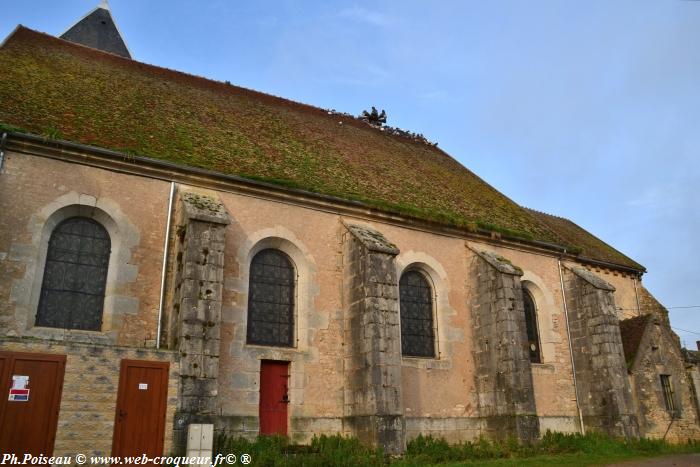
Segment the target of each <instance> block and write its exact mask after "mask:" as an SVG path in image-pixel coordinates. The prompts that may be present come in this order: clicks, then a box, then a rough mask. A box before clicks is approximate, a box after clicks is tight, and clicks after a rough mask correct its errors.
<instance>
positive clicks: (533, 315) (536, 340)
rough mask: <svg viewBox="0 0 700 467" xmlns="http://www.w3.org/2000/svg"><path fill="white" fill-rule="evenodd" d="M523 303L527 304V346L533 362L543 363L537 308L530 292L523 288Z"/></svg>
mask: <svg viewBox="0 0 700 467" xmlns="http://www.w3.org/2000/svg"><path fill="white" fill-rule="evenodd" d="M523 304H524V305H525V328H526V329H527V347H528V350H529V352H530V361H531V362H532V363H542V353H541V352H540V335H539V330H538V328H537V308H535V300H534V299H533V298H532V295H531V294H530V292H528V291H527V290H525V289H524V288H523Z"/></svg>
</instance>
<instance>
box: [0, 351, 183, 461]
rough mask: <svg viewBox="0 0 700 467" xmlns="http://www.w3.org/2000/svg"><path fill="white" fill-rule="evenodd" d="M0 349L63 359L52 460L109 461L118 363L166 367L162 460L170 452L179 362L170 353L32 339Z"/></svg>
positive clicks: (115, 402)
mask: <svg viewBox="0 0 700 467" xmlns="http://www.w3.org/2000/svg"><path fill="white" fill-rule="evenodd" d="M0 349H1V350H3V351H10V352H33V353H43V354H54V355H56V354H58V355H66V356H67V358H66V368H65V374H64V379H63V394H62V397H61V405H60V409H59V414H58V428H57V430H56V441H55V444H54V455H55V456H72V457H73V458H74V456H75V455H76V454H78V453H81V454H85V455H88V456H89V455H91V454H92V455H103V456H109V455H111V452H112V438H113V434H114V420H115V413H116V406H117V390H118V388H119V369H120V364H121V361H122V360H124V359H131V360H148V361H161V362H163V361H166V362H169V363H170V370H169V377H168V398H167V409H166V418H165V443H164V450H163V452H164V454H166V455H167V454H170V453H173V452H174V446H173V430H172V426H173V423H174V419H175V410H176V408H177V404H178V382H179V362H178V355H177V354H176V353H174V352H171V351H165V350H156V349H154V348H147V347H144V348H132V347H117V346H111V345H100V344H86V343H77V342H56V341H48V340H38V339H31V338H16V337H15V338H1V339H0Z"/></svg>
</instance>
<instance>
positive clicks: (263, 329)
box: [247, 249, 296, 347]
mask: <svg viewBox="0 0 700 467" xmlns="http://www.w3.org/2000/svg"><path fill="white" fill-rule="evenodd" d="M295 277H296V274H295V271H294V266H293V265H292V262H291V260H290V259H289V257H288V256H287V255H286V254H284V253H283V252H281V251H279V250H274V249H267V250H262V251H260V252H259V253H257V254H256V255H255V256H254V257H253V260H252V261H251V263H250V282H249V287H248V329H247V342H248V343H249V344H257V345H272V346H278V347H292V346H293V342H294V282H295Z"/></svg>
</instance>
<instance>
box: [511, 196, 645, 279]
mask: <svg viewBox="0 0 700 467" xmlns="http://www.w3.org/2000/svg"><path fill="white" fill-rule="evenodd" d="M525 209H526V210H527V212H528V213H530V214H531V215H532V216H533V217H534V218H535V219H537V220H538V221H539V222H541V223H542V225H543V226H545V227H547V228H549V229H550V230H552V231H554V232H556V234H557V236H558V237H559V241H558V242H557V243H558V244H560V245H563V246H566V247H568V249H569V250H570V251H572V252H573V253H574V254H580V255H581V256H584V257H587V258H591V259H595V260H599V261H606V262H609V263H613V264H619V265H622V266H627V267H630V268H633V269H636V270H639V271H644V266H642V265H641V264H639V263H637V262H636V261H634V260H632V259H630V258H629V257H627V256H625V255H624V254H622V253H620V252H619V251H617V250H616V249H615V248H613V247H611V246H610V245H608V244H607V243H605V242H604V241H602V240H601V239H599V238H598V237H596V236H594V235H592V234H591V233H590V232H587V231H586V230H584V229H582V228H581V227H579V226H578V225H576V224H574V223H573V222H571V221H570V220H569V219H565V218H563V217H558V216H553V215H551V214H546V213H544V212H540V211H535V210H534V209H528V208H525Z"/></svg>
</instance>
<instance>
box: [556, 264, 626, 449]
mask: <svg viewBox="0 0 700 467" xmlns="http://www.w3.org/2000/svg"><path fill="white" fill-rule="evenodd" d="M564 281H565V282H564V288H565V290H566V299H567V305H568V309H569V321H570V324H569V326H570V333H571V347H572V353H573V357H574V362H575V367H576V382H577V385H578V398H579V404H580V407H581V412H582V414H583V424H584V426H585V428H586V430H588V429H595V430H600V431H604V432H606V433H608V434H610V435H613V436H624V437H627V438H631V437H637V436H639V427H638V424H637V417H636V416H635V414H634V408H633V405H632V392H631V388H630V384H629V381H628V378H627V366H626V363H625V357H624V353H623V349H622V339H621V337H620V326H619V321H618V319H617V310H616V308H615V300H614V298H613V292H614V291H615V289H614V288H613V287H612V286H611V285H610V284H608V283H607V282H605V281H604V280H602V279H600V278H599V277H597V276H595V275H594V274H593V273H591V272H589V271H587V270H585V269H583V268H580V267H578V266H572V267H567V268H565V269H564Z"/></svg>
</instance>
